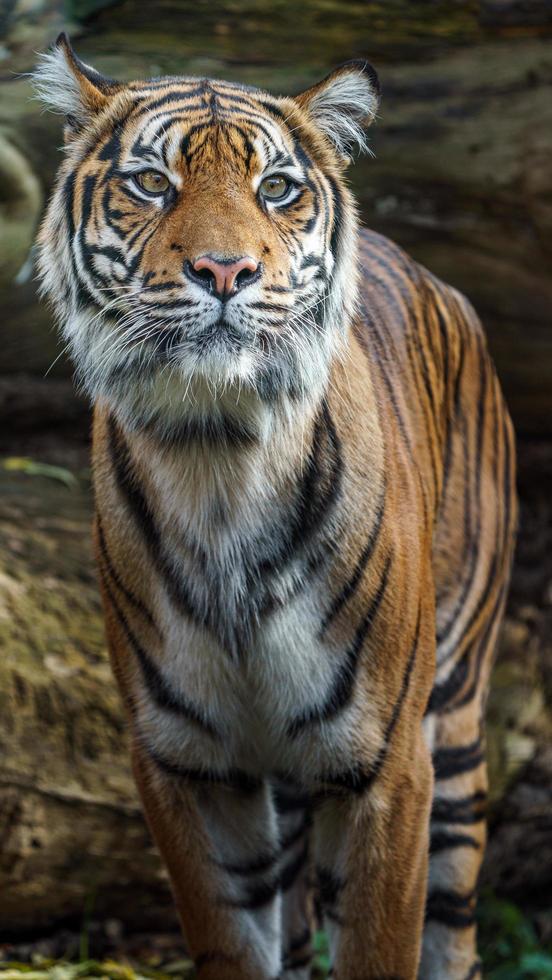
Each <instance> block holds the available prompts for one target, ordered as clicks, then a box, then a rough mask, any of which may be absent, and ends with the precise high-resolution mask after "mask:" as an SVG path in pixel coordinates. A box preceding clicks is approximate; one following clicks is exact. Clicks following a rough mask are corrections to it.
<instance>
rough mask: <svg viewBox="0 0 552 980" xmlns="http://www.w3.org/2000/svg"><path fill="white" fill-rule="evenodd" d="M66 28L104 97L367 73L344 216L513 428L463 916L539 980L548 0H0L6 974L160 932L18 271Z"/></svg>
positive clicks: (545, 898)
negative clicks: (50, 83) (362, 67)
mask: <svg viewBox="0 0 552 980" xmlns="http://www.w3.org/2000/svg"><path fill="white" fill-rule="evenodd" d="M62 28H63V29H66V30H68V31H69V33H70V34H71V37H72V41H73V43H74V45H75V47H76V50H77V52H78V54H79V55H80V56H81V57H82V58H83V60H85V61H87V62H90V63H92V64H94V66H96V67H97V68H98V69H100V70H101V71H103V72H105V73H106V74H108V75H111V76H114V77H119V78H122V79H124V78H135V77H144V76H150V75H158V74H165V73H171V74H178V73H187V74H196V75H211V76H215V77H217V76H218V77H226V78H231V79H238V80H241V81H243V82H247V83H250V84H254V85H259V86H261V87H263V88H267V89H270V90H272V91H273V92H275V93H293V92H294V91H299V90H300V89H301V88H302V87H304V86H306V85H308V84H310V83H312V82H314V81H315V80H316V79H318V78H319V77H321V76H322V75H324V74H326V72H327V71H328V70H329V69H330V68H331V67H332V66H334V65H335V64H338V63H339V62H341V61H345V60H347V59H350V58H354V57H367V58H368V59H369V60H370V61H371V62H372V63H373V64H374V66H375V67H376V68H377V70H378V72H379V75H380V79H381V83H382V89H383V101H382V107H381V114H380V118H379V120H378V122H377V125H376V126H375V127H374V128H373V130H372V132H371V145H372V148H373V150H374V152H375V159H368V158H366V159H363V160H360V161H359V162H358V163H357V164H356V165H355V166H354V167H353V168H352V170H351V183H352V186H353V188H354V190H355V192H356V194H357V196H358V199H359V202H360V206H361V212H362V217H363V221H364V222H365V223H366V224H368V225H370V226H371V227H373V228H376V229H377V230H378V231H381V232H383V233H384V234H387V235H389V236H390V237H392V238H394V239H395V240H396V241H398V242H399V243H400V244H401V245H403V246H404V247H405V248H406V249H408V250H409V251H410V252H411V253H412V254H413V255H414V257H415V258H416V259H418V260H419V261H421V262H422V263H424V264H425V265H427V266H429V268H430V269H431V270H432V271H433V272H435V273H437V274H438V275H440V276H441V277H442V278H444V279H446V280H447V281H448V282H450V283H452V284H453V285H455V286H457V287H459V288H460V289H462V290H463V291H464V292H465V293H466V294H467V295H468V296H469V298H470V299H471V300H472V302H473V303H474V305H475V306H476V308H477V310H478V312H479V313H480V315H481V317H482V319H483V321H484V324H485V327H486V330H487V335H488V338H489V344H490V347H491V349H492V352H493V354H494V357H495V360H496V363H497V366H498V371H499V374H500V377H501V379H502V383H503V386H504V389H505V392H506V395H507V398H508V402H509V405H510V408H511V411H512V414H513V417H514V422H515V425H516V429H517V433H518V439H519V490H520V497H521V529H520V540H519V546H518V552H517V560H516V566H515V571H514V581H513V587H512V593H511V598H510V602H509V607H508V615H507V618H506V622H505V625H504V629H503V631H502V636H501V641H500V651H499V656H498V660H497V665H496V668H495V673H494V685H493V693H492V695H491V698H490V701H489V707H488V717H489V738H488V754H489V761H490V769H491V777H492V807H491V813H490V830H491V837H490V846H489V852H488V858H487V862H486V865H485V869H484V875H483V890H484V895H485V900H484V903H483V905H482V912H481V915H482V921H483V930H484V934H485V937H486V938H485V942H486V944H487V947H488V948H486V958H487V959H486V962H487V967H488V973H487V974H486V975H488V976H492V977H496V978H497V980H499V978H500V980H508V978H510V980H511V978H516V977H525V976H527V977H552V740H551V735H552V637H551V626H552V549H551V548H550V544H551V543H552V520H551V517H552V515H551V511H552V331H551V323H550V321H551V310H552V282H551V279H550V265H551V261H550V260H551V257H552V165H551V164H552V155H551V150H552V46H551V40H550V38H551V34H552V2H551V0H481V2H480V3H465V2H458V0H447V2H440V0H420V2H411V0H382V2H379V3H376V2H363V0H305V2H300V0H266V2H265V0H226V2H218V3H217V2H214V0H193V2H190V0H159V2H156V3H154V2H150V3H145V2H143V0H122V2H112V0H66V2H65V3H64V2H63V0H2V2H1V3H0V83H1V89H0V93H1V96H2V98H1V100H0V175H1V180H0V296H1V300H2V332H1V347H0V542H1V553H0V647H1V657H0V955H1V954H2V951H3V952H4V955H6V956H8V955H12V954H13V952H14V950H16V952H17V951H19V953H21V955H23V953H22V952H21V951H22V950H23V952H24V951H25V950H27V952H28V951H29V950H31V949H36V948H39V949H42V950H44V949H46V950H48V951H50V952H53V953H54V955H59V949H58V947H59V946H60V943H61V946H63V943H66V942H69V939H67V937H71V936H72V935H73V934H74V931H75V930H77V931H79V930H82V922H83V921H85V922H86V923H87V925H86V930H87V934H88V932H90V933H91V935H93V936H95V937H96V939H95V941H96V942H97V943H99V944H100V945H101V943H104V945H105V944H107V946H109V943H110V942H111V944H112V945H113V943H115V945H116V944H117V942H118V941H119V940H120V939H121V936H123V935H132V934H134V933H135V932H136V931H137V930H140V931H141V933H142V934H143V933H144V930H149V931H150V932H152V931H155V934H156V935H157V934H158V933H159V931H160V930H165V931H168V932H170V931H171V929H172V928H173V927H174V914H173V912H172V905H171V902H170V898H169V896H168V890H167V885H166V880H165V876H164V873H163V872H162V871H161V869H160V865H159V862H158V860H157V857H156V854H155V852H154V850H153V848H152V846H151V844H150V842H149V839H148V837H147V834H146V831H145V829H144V825H143V821H142V818H141V815H140V811H139V808H138V805H137V801H136V797H135V793H134V789H133V786H132V781H131V778H130V775H129V767H128V761H127V755H126V743H125V727H124V722H123V719H122V714H121V709H120V705H119V700H118V696H117V694H116V692H115V690H114V685H113V681H112V680H111V676H110V673H109V668H108V666H107V661H106V653H105V642H104V637H103V628H102V621H101V614H100V608H99V600H98V593H97V587H96V579H95V573H94V568H93V564H92V558H91V547H90V514H91V494H90V475H89V470H88V445H87V443H88V433H89V410H88V407H87V405H86V404H85V402H84V401H82V400H81V399H80V398H78V397H77V396H76V394H75V393H74V391H73V387H72V382H71V366H70V364H69V363H68V361H67V360H66V358H65V357H64V355H63V352H62V349H61V345H60V343H59V341H58V339H57V337H56V334H55V331H54V329H53V324H52V321H51V318H50V316H49V313H48V310H47V309H46V308H45V307H44V306H43V305H40V304H39V302H38V301H37V296H36V284H35V281H34V278H33V277H34V272H33V268H32V255H31V246H32V241H33V237H34V234H35V231H36V227H37V223H38V221H39V219H40V215H41V212H42V209H43V207H44V202H45V200H46V198H47V196H48V193H49V190H50V187H51V184H52V179H53V175H54V173H55V170H56V167H57V166H58V164H59V162H60V160H61V152H60V149H59V147H60V145H61V142H62V138H61V120H60V119H59V117H56V116H54V115H51V114H49V113H46V112H43V111H42V110H41V107H40V105H39V104H38V103H37V102H36V101H33V100H32V99H31V98H30V97H31V87H30V83H29V80H28V78H27V73H28V72H29V71H30V70H31V69H32V67H33V65H34V64H35V61H36V53H37V52H39V51H43V50H45V48H46V47H47V46H48V45H49V44H50V43H51V41H52V40H53V39H54V38H55V37H56V35H57V33H58V32H59V30H60V29H62ZM83 917H84V919H83ZM60 930H61V932H60ZM152 934H153V932H152ZM59 936H61V937H65V938H64V939H63V938H62V939H55V938H52V937H59ZM110 936H111V939H110V938H109V937H110ZM41 937H42V938H41ZM38 940H40V942H42V946H41V945H40V942H39V945H38V946H36V942H37V941H38ZM2 941H3V942H4V945H3V946H2V945H1V943H2ZM151 942H152V943H153V940H152V941H151ZM33 943H34V944H35V945H34V946H33ZM44 943H46V946H45V945H44ZM48 943H50V945H48ZM14 944H15V945H14ZM56 944H57V945H56ZM150 945H151V944H150ZM62 951H63V950H62ZM531 957H533V959H531ZM539 957H540V961H539ZM535 958H536V959H535ZM539 962H540V965H539ZM508 968H509V969H510V973H507V972H504V971H505V970H507V969H508ZM501 970H502V972H500V971H501ZM539 970H540V972H539ZM512 971H513V972H512ZM516 971H517V972H516ZM531 971H532V972H531ZM546 971H548V972H546Z"/></svg>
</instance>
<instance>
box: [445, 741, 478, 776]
mask: <svg viewBox="0 0 552 980" xmlns="http://www.w3.org/2000/svg"><path fill="white" fill-rule="evenodd" d="M484 758H485V756H484V753H483V749H482V747H481V738H476V739H475V741H473V742H471V743H470V744H469V745H455V746H452V747H450V748H444V749H437V751H436V752H435V753H434V756H433V767H434V770H435V779H452V778H453V776H460V775H461V774H462V773H464V772H471V771H472V769H477V768H478V766H480V765H481V763H482V762H483V761H484Z"/></svg>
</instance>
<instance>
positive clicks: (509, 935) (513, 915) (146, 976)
mask: <svg viewBox="0 0 552 980" xmlns="http://www.w3.org/2000/svg"><path fill="white" fill-rule="evenodd" d="M478 922H479V947H480V953H481V957H482V960H483V967H484V976H485V978H486V980H552V941H551V942H549V943H547V944H546V943H545V944H543V943H541V942H540V941H539V938H538V936H537V932H536V930H535V927H534V926H533V923H532V922H531V920H530V918H529V917H528V916H527V915H526V914H525V913H524V912H523V911H522V910H521V909H520V908H518V907H517V906H516V905H514V904H512V903H511V902H506V901H503V900H501V899H498V898H497V897H496V896H495V895H493V894H492V893H491V892H488V891H487V892H485V893H484V894H483V895H482V897H481V899H480V902H479V909H478ZM83 928H84V929H86V927H83ZM86 946H87V943H85V947H86ZM81 948H82V947H81ZM314 951H315V957H314V962H313V980H325V978H327V977H328V976H329V969H330V960H329V951H328V943H327V939H326V936H325V934H324V933H323V932H319V933H317V935H316V936H315V939H314ZM193 976H194V971H193V965H192V963H191V961H190V960H188V959H179V960H175V961H173V962H168V963H166V964H163V965H161V966H158V967H155V968H154V967H152V966H145V965H134V966H131V965H130V964H129V963H126V962H116V961H115V960H113V959H105V960H101V961H99V960H94V959H88V958H86V959H83V960H82V961H81V962H80V963H69V962H65V961H63V960H61V961H54V960H48V959H44V958H42V957H36V958H35V960H34V962H33V963H31V964H28V963H17V962H13V963H3V964H0V980H87V978H98V977H102V978H105V980H192V978H193Z"/></svg>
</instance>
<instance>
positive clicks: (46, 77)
mask: <svg viewBox="0 0 552 980" xmlns="http://www.w3.org/2000/svg"><path fill="white" fill-rule="evenodd" d="M32 81H33V85H34V89H35V92H36V96H37V98H38V99H40V100H41V102H43V103H44V105H45V106H46V108H47V109H50V110H51V111H52V112H59V113H62V114H63V115H65V116H69V117H70V118H71V120H72V121H73V122H74V123H76V124H78V125H82V124H84V123H85V122H86V121H87V120H88V119H90V117H91V116H92V115H93V114H94V113H95V112H98V111H99V110H100V109H101V108H103V106H104V105H105V104H106V103H107V100H108V97H109V95H110V94H113V93H114V92H115V91H117V90H118V89H119V88H120V86H119V84H118V83H117V82H115V81H113V80H112V79H110V78H104V77H103V75H100V74H99V72H97V71H95V69H94V68H91V67H90V66H89V65H86V64H84V62H82V61H80V60H79V59H78V58H77V56H76V54H75V52H74V51H73V49H72V47H71V44H70V42H69V38H68V37H67V35H66V34H60V35H59V37H58V39H57V41H56V43H55V45H54V46H53V47H52V49H51V50H50V51H48V52H47V53H46V54H42V55H40V56H39V62H38V65H37V67H36V69H35V70H34V72H33V74H32Z"/></svg>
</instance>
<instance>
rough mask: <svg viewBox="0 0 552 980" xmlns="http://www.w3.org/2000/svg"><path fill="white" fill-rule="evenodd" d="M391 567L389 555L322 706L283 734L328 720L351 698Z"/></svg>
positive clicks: (299, 718)
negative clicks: (367, 639) (365, 643)
mask: <svg viewBox="0 0 552 980" xmlns="http://www.w3.org/2000/svg"><path fill="white" fill-rule="evenodd" d="M390 568H391V555H388V556H387V561H386V563H385V566H384V569H383V573H382V576H381V579H380V582H379V585H378V588H377V590H376V592H375V594H374V596H373V597H372V600H371V602H370V605H369V607H368V610H367V612H366V613H365V615H364V616H363V618H362V620H361V622H360V624H359V626H358V627H357V629H356V632H355V637H354V640H353V642H352V644H351V646H350V647H349V650H348V651H347V653H346V654H345V657H344V659H343V661H342V663H341V664H340V665H339V668H338V670H337V673H336V676H335V678H334V681H333V683H332V687H331V690H330V692H329V694H328V695H327V696H326V699H325V701H324V703H323V704H322V705H320V706H316V707H313V708H309V710H308V711H305V712H304V713H303V714H301V715H299V716H298V717H297V718H294V719H293V721H291V722H290V723H289V725H288V726H287V729H286V734H287V735H288V736H289V737H290V738H295V737H296V736H297V735H298V734H299V733H300V732H301V731H302V730H303V729H304V728H306V727H307V725H312V724H321V723H322V722H324V721H330V720H331V719H332V718H334V717H335V716H336V715H337V714H338V713H339V712H340V711H342V710H343V708H345V707H346V706H347V705H348V704H349V703H350V701H351V699H352V697H353V692H354V687H355V680H356V672H357V668H358V663H359V658H360V654H361V651H362V648H363V645H364V641H365V639H366V636H367V633H368V630H369V629H370V627H371V626H372V624H373V622H374V619H375V617H376V616H377V613H378V610H379V608H380V606H381V603H382V602H383V600H384V598H385V591H386V588H387V582H388V579H389V571H390Z"/></svg>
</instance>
